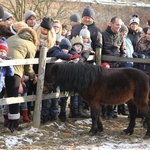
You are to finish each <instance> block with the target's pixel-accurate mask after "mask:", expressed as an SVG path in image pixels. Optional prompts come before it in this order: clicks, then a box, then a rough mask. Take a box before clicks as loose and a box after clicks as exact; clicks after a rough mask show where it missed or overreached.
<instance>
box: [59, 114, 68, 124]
mask: <svg viewBox="0 0 150 150" xmlns="http://www.w3.org/2000/svg"><path fill="white" fill-rule="evenodd" d="M58 118H59V119H60V120H61V121H62V122H65V121H67V118H66V113H65V112H64V113H62V112H60V113H59V115H58Z"/></svg>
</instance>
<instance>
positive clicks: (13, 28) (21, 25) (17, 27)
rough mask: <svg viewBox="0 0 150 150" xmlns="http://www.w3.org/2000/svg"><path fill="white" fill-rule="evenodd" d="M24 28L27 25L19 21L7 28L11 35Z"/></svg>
mask: <svg viewBox="0 0 150 150" xmlns="http://www.w3.org/2000/svg"><path fill="white" fill-rule="evenodd" d="M24 27H28V25H27V24H26V23H25V22H23V21H19V22H15V23H13V24H11V25H10V27H9V28H10V31H11V32H12V33H13V34H17V32H18V31H19V30H20V29H21V28H24Z"/></svg>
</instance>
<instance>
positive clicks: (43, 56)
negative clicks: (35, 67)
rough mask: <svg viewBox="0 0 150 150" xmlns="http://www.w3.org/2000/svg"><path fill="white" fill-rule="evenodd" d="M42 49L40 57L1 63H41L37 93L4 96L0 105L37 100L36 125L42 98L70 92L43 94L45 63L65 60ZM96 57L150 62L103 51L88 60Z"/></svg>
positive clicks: (34, 119)
mask: <svg viewBox="0 0 150 150" xmlns="http://www.w3.org/2000/svg"><path fill="white" fill-rule="evenodd" d="M42 49H43V50H42V51H41V53H40V59H38V58H34V59H15V60H7V61H4V62H1V63H0V66H9V65H10V64H11V65H13V66H15V65H29V64H39V71H38V82H37V95H29V96H23V97H10V98H2V99H0V105H9V104H14V103H23V102H30V101H35V107H34V116H33V125H34V127H39V126H40V112H41V102H42V99H50V98H59V97H67V96H68V93H67V92H66V93H59V92H57V93H51V94H43V93H42V91H43V81H44V74H45V65H46V63H57V62H65V61H63V60H60V59H58V60H57V59H56V58H54V57H47V58H46V52H47V48H45V47H42ZM94 59H96V62H97V64H100V63H101V61H102V60H103V61H120V62H135V63H146V64H150V59H141V58H123V57H114V56H105V55H103V56H101V52H99V53H97V56H96V58H95V56H93V55H91V56H90V57H89V58H88V61H91V60H94Z"/></svg>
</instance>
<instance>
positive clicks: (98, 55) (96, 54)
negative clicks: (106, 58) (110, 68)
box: [95, 48, 102, 65]
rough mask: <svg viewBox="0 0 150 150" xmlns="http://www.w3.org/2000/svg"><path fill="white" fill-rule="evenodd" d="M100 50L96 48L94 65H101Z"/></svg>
mask: <svg viewBox="0 0 150 150" xmlns="http://www.w3.org/2000/svg"><path fill="white" fill-rule="evenodd" d="M101 53H102V49H101V48H96V53H95V61H96V65H101V61H102V58H101V57H102V54H101Z"/></svg>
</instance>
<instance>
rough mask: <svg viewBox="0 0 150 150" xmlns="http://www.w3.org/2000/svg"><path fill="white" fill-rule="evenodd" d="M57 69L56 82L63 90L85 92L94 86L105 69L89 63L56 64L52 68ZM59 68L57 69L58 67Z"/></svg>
mask: <svg viewBox="0 0 150 150" xmlns="http://www.w3.org/2000/svg"><path fill="white" fill-rule="evenodd" d="M53 68H55V71H56V70H57V71H56V74H55V76H56V80H57V81H56V82H57V83H58V84H59V86H60V90H61V91H69V92H81V93H82V92H84V91H85V90H86V89H87V88H88V87H89V86H92V85H93V84H94V83H95V82H96V81H97V80H98V76H100V72H101V71H102V69H104V68H103V67H101V66H96V65H92V64H87V63H77V64H75V63H65V64H54V65H53V67H52V69H53ZM56 68H57V69H56Z"/></svg>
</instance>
